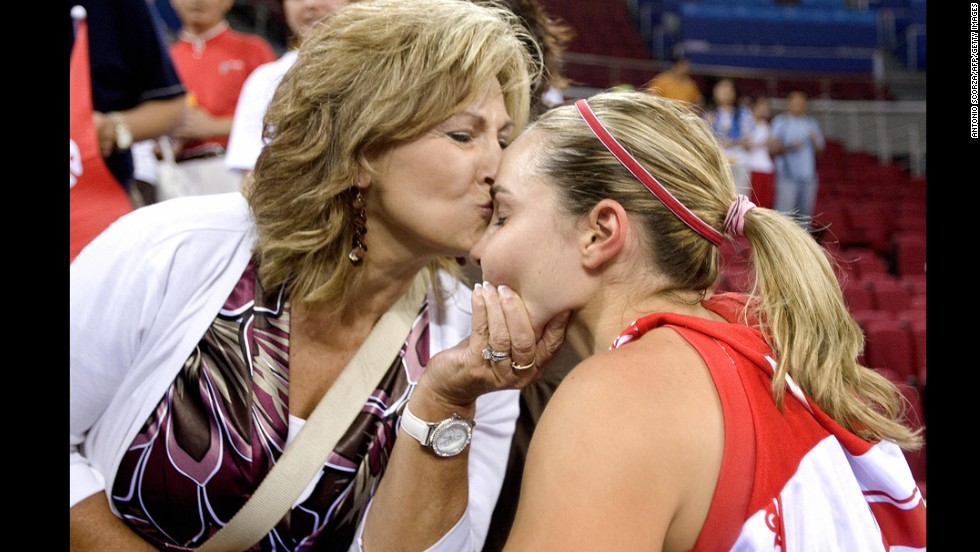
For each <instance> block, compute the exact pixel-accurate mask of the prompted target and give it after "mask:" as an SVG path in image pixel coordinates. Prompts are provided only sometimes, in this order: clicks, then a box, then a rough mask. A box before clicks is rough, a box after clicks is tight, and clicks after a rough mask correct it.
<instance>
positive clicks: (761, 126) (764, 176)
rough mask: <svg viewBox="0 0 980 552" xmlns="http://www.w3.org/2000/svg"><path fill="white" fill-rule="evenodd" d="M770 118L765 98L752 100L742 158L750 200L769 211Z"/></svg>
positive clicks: (771, 170) (771, 172) (771, 178)
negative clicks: (749, 121) (749, 189)
mask: <svg viewBox="0 0 980 552" xmlns="http://www.w3.org/2000/svg"><path fill="white" fill-rule="evenodd" d="M771 118H772V105H771V104H770V102H769V98H768V97H766V96H757V97H756V98H755V99H753V100H752V122H753V123H754V124H753V126H752V132H751V133H750V134H749V140H748V142H747V143H746V145H745V156H744V157H743V158H742V159H743V162H744V163H745V168H746V170H748V171H749V183H750V184H751V186H752V198H753V201H754V202H755V204H756V205H758V206H760V207H766V208H768V209H771V208H772V206H773V186H774V180H775V173H774V171H775V170H776V169H775V165H774V164H773V162H772V155H770V153H769V121H770V120H771Z"/></svg>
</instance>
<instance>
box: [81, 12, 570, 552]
mask: <svg viewBox="0 0 980 552" xmlns="http://www.w3.org/2000/svg"><path fill="white" fill-rule="evenodd" d="M528 43H529V37H527V36H526V35H525V34H524V31H523V30H522V26H521V24H520V22H518V21H516V20H515V19H514V17H513V15H512V14H510V12H509V11H506V10H501V9H498V8H492V7H486V6H480V5H477V4H474V3H471V2H464V1H461V0H368V1H364V2H357V3H353V4H351V5H350V6H348V7H346V8H344V9H342V10H340V11H338V12H337V13H336V14H335V15H334V16H333V17H332V18H330V20H329V21H328V22H327V23H326V24H324V25H323V26H322V27H320V28H318V29H317V30H316V31H315V33H314V34H313V35H312V36H310V37H308V38H307V39H306V40H304V42H303V45H302V47H301V49H300V52H299V56H298V59H297V61H296V63H295V65H294V66H293V67H292V68H291V69H290V70H289V72H288V73H287V74H286V75H285V77H284V79H283V81H282V84H281V86H280V87H279V89H278V90H277V92H276V95H275V97H274V98H273V101H272V103H271V105H270V108H269V112H268V115H267V118H266V132H267V133H268V136H269V138H270V141H269V143H268V145H267V146H266V147H265V148H264V149H263V151H262V153H261V155H260V157H259V159H258V162H257V164H256V167H255V172H254V174H253V177H252V179H251V180H250V181H249V183H248V185H247V186H246V188H245V191H244V197H242V195H239V194H222V195H213V196H204V197H193V198H181V199H176V200H171V201H167V202H164V203H161V204H158V205H153V206H149V207H145V208H142V209H139V210H137V211H136V212H134V213H132V214H131V215H129V216H127V217H124V218H123V219H122V220H120V221H119V222H118V223H117V224H115V225H114V226H112V227H111V228H109V229H108V230H107V231H106V232H105V233H104V234H102V235H101V236H99V237H98V238H97V239H96V240H95V241H93V242H92V243H91V245H89V246H88V247H87V248H86V249H85V250H84V251H83V252H82V253H81V254H80V255H79V256H78V258H77V259H76V260H75V262H74V263H72V265H71V310H70V319H71V324H70V331H71V334H70V335H71V352H70V385H71V390H72V391H71V399H70V404H71V420H70V468H71V478H70V522H71V524H70V526H71V544H72V548H73V549H79V550H84V549H100V550H104V549H106V548H107V546H108V545H110V544H111V545H112V546H115V547H119V546H125V547H126V548H127V549H128V550H139V549H141V547H142V548H146V549H151V548H153V547H156V548H182V549H193V548H197V547H199V546H201V545H202V543H207V541H209V539H211V538H218V537H221V538H225V535H227V534H228V532H229V531H231V529H230V527H232V526H234V527H237V528H238V529H236V531H239V533H236V534H238V535H240V534H249V533H250V531H251V532H256V527H257V526H259V525H258V524H256V523H248V522H246V523H244V524H243V525H239V524H238V523H239V522H238V520H239V515H240V513H241V512H251V511H253V510H256V509H257V510H259V512H260V513H263V512H265V513H269V512H266V511H267V510H272V511H271V513H269V515H270V516H271V519H272V521H271V522H270V523H271V524H270V525H269V527H268V529H261V530H258V533H259V535H258V536H257V537H254V538H255V540H254V541H253V540H251V539H252V538H253V537H252V536H250V537H247V538H246V537H240V538H241V539H244V540H231V541H225V540H221V541H220V542H222V543H225V542H234V543H235V544H234V545H228V544H222V545H221V546H218V545H213V546H215V547H216V548H217V549H236V550H242V549H250V550H307V549H310V548H312V547H316V548H322V549H330V550H335V549H348V548H352V549H358V548H360V546H361V544H362V543H363V544H364V546H365V547H367V548H369V549H371V550H372V551H373V550H385V549H388V548H389V547H401V548H402V549H405V548H408V549H423V548H425V547H428V546H431V545H435V547H434V549H437V550H440V549H441V550H452V551H454V552H457V551H459V550H467V549H479V547H480V546H481V545H482V542H483V539H484V538H485V534H486V528H487V525H488V523H489V517H490V512H491V510H492V508H493V504H494V501H495V500H496V497H497V493H498V492H499V490H500V483H501V480H502V477H503V473H504V467H505V464H506V461H507V453H508V448H509V444H510V438H511V434H512V432H513V423H514V418H515V417H516V415H517V411H518V410H517V396H516V395H517V393H516V391H514V390H513V389H515V388H519V387H521V386H523V385H525V384H526V383H527V382H528V381H530V378H531V377H532V376H533V375H534V374H536V373H537V372H536V370H530V369H528V370H524V371H521V370H520V369H522V368H526V367H529V366H535V365H537V366H540V365H541V364H542V363H544V362H546V361H547V360H548V359H549V358H550V357H551V356H552V355H553V354H554V353H555V351H556V350H557V348H558V346H559V345H560V343H561V341H562V337H563V324H564V321H565V320H567V318H565V317H563V316H558V317H556V319H555V320H554V322H553V323H552V324H551V325H549V326H548V328H547V329H544V330H542V329H541V327H540V326H539V331H537V332H535V331H534V329H533V328H532V326H531V324H530V321H529V319H528V317H527V314H526V312H525V311H524V309H523V306H522V303H521V302H520V300H519V299H518V298H517V297H516V296H514V294H513V293H512V292H511V291H510V290H508V289H507V288H500V289H497V288H493V287H484V286H478V289H479V293H475V294H471V293H470V291H471V290H470V289H469V287H468V285H467V284H465V283H464V282H463V281H462V280H461V272H460V267H459V264H458V261H457V258H464V257H465V255H467V253H468V250H469V249H470V248H471V247H472V246H473V245H474V243H475V242H476V240H477V239H478V238H479V236H480V235H481V233H482V231H483V230H484V229H485V227H486V225H487V223H488V221H489V220H490V215H491V212H492V206H491V202H490V194H489V190H490V186H492V185H493V183H494V181H495V178H496V170H497V164H498V162H499V160H500V156H501V152H502V150H503V148H504V147H505V146H506V145H507V144H508V143H509V142H510V141H511V140H513V138H514V137H515V136H516V135H517V134H518V133H519V132H520V130H521V129H522V126H523V125H524V124H525V122H526V120H527V117H528V109H529V91H530V88H531V83H532V82H534V80H535V78H536V75H537V73H538V71H539V69H538V67H537V65H536V64H535V63H534V62H533V61H532V58H531V56H530V55H529V54H528V51H527V48H526V44H528ZM393 321H394V322H393ZM491 327H492V330H491ZM471 329H473V330H474V332H473V334H472V335H468V334H469V333H470V331H471ZM440 351H442V352H441V353H440ZM437 353H438V354H437ZM379 368H380V369H379ZM366 374H373V375H372V376H367V375H366ZM355 380H357V381H359V380H366V387H365V386H363V385H362V386H358V385H355V384H353V383H351V382H352V381H355ZM362 383H363V382H362ZM347 389H360V391H357V392H347V391H344V390H347ZM338 390H340V391H338ZM498 390H506V391H502V392H497V393H491V391H498ZM318 406H323V407H322V408H317V407H318ZM324 412H326V418H329V417H330V415H331V414H336V413H337V412H349V413H350V415H349V417H347V418H344V417H343V416H339V415H337V416H334V417H336V418H338V419H336V420H333V422H332V424H331V423H327V424H326V427H329V428H332V430H334V431H335V434H336V435H337V436H338V437H337V438H336V442H335V444H334V443H333V442H329V443H320V444H326V445H328V446H327V447H326V449H325V450H320V451H319V452H317V453H316V454H318V455H319V456H314V457H313V458H314V461H315V463H314V469H313V472H314V473H313V475H312V477H311V478H309V480H308V481H307V480H306V479H303V480H302V481H301V484H300V485H299V488H298V490H297V491H296V492H297V494H296V496H295V498H289V500H288V503H287V507H286V508H285V511H282V512H278V511H277V510H275V509H272V508H267V507H265V506H264V504H265V503H261V504H262V505H261V506H258V507H255V506H254V505H255V504H256V503H255V502H252V501H251V500H250V499H249V497H253V495H255V496H254V497H253V500H258V497H259V496H265V494H264V492H265V489H267V487H264V486H262V485H260V484H261V483H263V481H264V480H265V479H266V478H267V477H268V478H269V479H270V480H271V479H272V477H273V475H277V474H281V473H282V470H279V471H277V470H274V469H273V468H274V467H275V466H276V465H277V464H278V463H279V462H280V461H283V463H286V460H285V458H286V457H289V458H290V459H292V458H296V457H297V455H296V454H292V453H291V452H290V451H291V450H295V449H297V448H299V446H300V443H303V447H306V446H313V447H315V446H316V445H317V444H318V443H316V441H317V440H318V438H317V437H309V436H310V434H311V433H310V432H309V431H307V432H304V431H302V430H303V429H305V427H304V425H305V424H307V423H309V424H311V425H316V426H317V427H318V428H319V427H323V426H321V425H320V420H321V418H323V417H324V416H323V414H322V413H324ZM314 419H315V420H317V421H316V424H314ZM474 421H475V425H474ZM338 424H339V425H338ZM311 431H312V429H311ZM314 435H320V434H319V433H316V434H314ZM471 436H472V441H471V440H470V437H471ZM303 450H306V449H305V448H304V449H303ZM286 482H287V483H295V477H293V478H288V477H287V478H286ZM274 490H275V489H274ZM273 494H275V493H273ZM277 500H281V499H277ZM250 508H251V510H250ZM369 509H370V512H369ZM368 513H369V514H370V515H368ZM246 519H252V518H248V517H246ZM365 520H366V523H365ZM226 524H227V525H228V526H229V528H226V529H225V530H222V531H219V529H221V528H222V527H223V526H225V525H226ZM215 535H217V537H215ZM236 538H237V537H236ZM204 545H205V546H208V544H204Z"/></svg>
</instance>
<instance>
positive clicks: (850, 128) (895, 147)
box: [565, 60, 926, 176]
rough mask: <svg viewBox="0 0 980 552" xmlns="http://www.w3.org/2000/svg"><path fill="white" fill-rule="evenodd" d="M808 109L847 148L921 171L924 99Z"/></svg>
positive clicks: (778, 107) (586, 91)
mask: <svg viewBox="0 0 980 552" xmlns="http://www.w3.org/2000/svg"><path fill="white" fill-rule="evenodd" d="M634 61H635V60H634ZM726 74H730V72H726ZM599 90H600V89H598V88H582V87H578V88H574V87H573V88H569V89H567V90H566V91H565V95H566V99H567V100H569V101H571V100H575V99H578V98H584V97H588V96H590V95H592V94H595V93H596V92H598V91H599ZM771 101H772V108H773V113H779V112H781V111H784V110H785V108H786V101H785V99H783V98H777V97H773V98H772V100H771ZM809 112H810V114H811V115H813V116H814V117H815V118H816V119H817V121H818V122H819V123H820V128H821V130H823V133H824V135H825V136H826V137H827V138H828V139H831V140H836V141H838V142H840V143H841V144H842V145H843V146H844V148H845V149H847V150H848V151H865V152H869V153H872V154H874V155H875V156H876V157H877V158H878V159H879V160H880V161H881V162H883V163H886V162H891V161H896V160H904V159H907V160H908V161H907V162H908V169H909V172H910V173H911V174H913V175H916V176H922V175H925V173H926V102H925V101H907V100H903V101H881V100H875V101H842V100H828V99H820V98H814V99H811V100H810V103H809Z"/></svg>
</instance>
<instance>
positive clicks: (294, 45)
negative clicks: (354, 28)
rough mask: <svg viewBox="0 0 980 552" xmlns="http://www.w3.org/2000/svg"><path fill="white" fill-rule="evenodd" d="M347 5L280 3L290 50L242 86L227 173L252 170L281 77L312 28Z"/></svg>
mask: <svg viewBox="0 0 980 552" xmlns="http://www.w3.org/2000/svg"><path fill="white" fill-rule="evenodd" d="M347 3H348V2H347V0H282V11H283V15H284V16H285V18H286V26H287V27H289V31H290V33H291V36H290V38H289V41H290V49H289V50H288V51H287V52H286V53H285V54H283V55H282V56H281V57H280V58H279V59H277V60H275V61H273V62H270V63H266V64H264V65H261V66H259V67H258V68H256V69H255V70H254V71H252V74H251V75H249V76H248V79H246V81H245V84H244V85H243V86H242V91H241V94H239V96H238V103H237V105H236V107H235V117H234V120H233V122H232V126H231V135H230V136H229V138H228V151H227V153H226V154H225V166H226V167H227V168H228V169H231V170H233V171H238V172H240V173H241V174H242V176H243V177H244V176H247V175H248V173H250V172H251V171H252V169H253V168H255V160H256V159H258V157H259V152H260V151H262V146H263V144H264V140H263V138H262V130H263V122H262V121H263V119H264V118H265V110H266V108H267V107H269V102H270V101H271V100H272V94H273V93H274V92H275V91H276V87H277V86H279V81H280V80H282V76H283V75H285V74H286V71H288V70H289V68H290V67H292V66H293V63H294V62H295V61H296V54H297V49H298V48H299V45H300V44H301V43H302V41H303V38H304V37H306V36H307V35H308V34H309V32H310V29H312V28H313V26H314V25H316V24H317V23H319V22H320V21H321V20H322V19H323V18H324V17H327V16H329V15H332V14H333V13H334V12H336V11H337V10H339V9H340V8H342V7H344V6H346V5H347Z"/></svg>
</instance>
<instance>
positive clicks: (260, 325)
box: [112, 263, 429, 551]
mask: <svg viewBox="0 0 980 552" xmlns="http://www.w3.org/2000/svg"><path fill="white" fill-rule="evenodd" d="M282 292H283V290H282V289H279V290H277V291H276V292H274V293H267V292H265V290H263V289H262V287H261V286H260V284H259V282H258V278H257V277H256V271H255V266H254V264H253V263H249V265H248V267H247V268H246V270H245V272H244V273H243V274H242V277H241V279H240V280H239V281H238V284H237V285H236V286H235V289H234V290H233V291H232V292H231V294H230V295H229V296H228V299H227V300H226V301H225V304H224V307H223V308H222V309H221V311H220V312H219V314H218V316H217V317H216V318H215V320H214V322H213V323H212V324H211V326H210V328H209V329H208V330H207V332H206V333H205V335H204V336H203V337H202V338H201V341H200V342H199V343H198V345H197V347H196V348H195V350H194V352H193V353H192V354H191V355H190V357H189V358H188V359H187V361H186V362H185V363H184V367H183V369H182V370H181V371H180V373H179V374H178V376H177V378H176V379H175V380H174V382H173V385H171V386H170V388H169V390H168V391H167V393H166V395H164V397H163V398H162V400H161V401H160V403H159V405H158V406H157V408H156V410H155V411H154V412H153V414H152V415H151V416H150V418H149V419H148V420H147V421H146V423H145V424H144V425H143V427H142V429H141V430H140V432H139V434H138V435H137V436H136V439H134V440H133V443H132V445H131V446H130V447H129V449H128V450H127V451H126V453H125V454H124V456H123V459H122V462H121V464H120V467H119V471H118V473H117V475H116V479H115V482H114V484H113V487H112V499H113V502H114V504H115V506H116V508H117V509H118V510H119V512H120V513H121V514H122V517H123V519H124V520H125V521H126V522H127V523H128V524H129V525H130V527H132V528H133V529H134V530H135V531H137V532H138V533H140V534H141V535H142V536H143V537H144V538H145V539H147V540H148V541H149V542H151V543H152V544H154V545H155V546H157V547H158V548H161V549H173V550H193V549H194V548H196V547H198V546H200V545H201V544H202V543H204V541H206V540H207V539H208V538H209V537H210V536H211V535H213V534H214V533H216V532H217V531H218V529H220V527H221V526H222V525H223V524H225V523H227V522H228V520H230V519H231V517H232V516H233V515H234V514H235V513H236V512H237V511H238V510H239V509H240V508H241V507H242V505H243V504H244V503H245V501H246V500H247V499H248V497H249V496H251V494H252V493H253V492H254V490H255V489H256V487H257V486H258V485H259V483H260V482H261V481H262V479H263V478H264V477H265V475H266V474H267V473H268V472H269V470H270V469H271V468H272V466H273V465H274V464H275V463H276V461H277V460H278V459H279V457H280V456H281V455H282V452H283V449H284V448H285V444H286V438H287V435H288V431H289V312H290V306H289V302H288V301H285V300H284V297H283V293H282ZM428 336H429V321H428V306H427V305H425V306H423V307H422V309H421V310H420V312H419V314H418V316H417V317H416V319H415V322H414V323H413V326H412V330H411V332H410V333H409V335H408V336H407V338H406V340H405V344H404V346H403V347H402V349H401V352H400V353H399V355H398V357H396V358H394V359H393V360H392V364H391V367H390V368H389V369H388V370H387V372H386V373H385V375H384V376H383V377H382V379H381V381H380V382H379V383H378V386H377V388H376V389H375V391H374V392H373V393H372V394H371V396H370V397H366V400H365V403H364V407H363V408H362V410H361V412H360V413H359V414H358V415H357V417H356V418H355V420H354V422H353V424H352V425H351V426H350V428H349V429H348V430H347V432H346V433H345V434H344V436H343V437H342V438H341V439H340V441H339V442H338V444H337V446H336V447H335V448H334V450H333V452H332V453H331V455H330V457H329V458H328V459H327V462H326V463H325V464H324V466H323V469H322V470H321V472H320V473H319V479H318V480H317V482H316V484H315V486H314V487H313V488H312V489H309V488H308V489H307V493H308V494H304V497H303V498H301V499H300V501H299V504H296V505H294V507H293V509H292V510H291V511H290V512H289V513H288V514H287V515H286V516H284V517H283V519H282V520H281V521H279V523H278V524H277V525H276V527H275V529H274V530H273V531H272V532H271V533H269V534H268V535H266V536H265V537H264V538H263V539H262V540H261V541H260V542H259V543H257V544H256V545H255V546H253V547H252V548H251V549H250V550H251V551H307V550H347V548H348V547H349V546H350V544H351V543H352V542H353V539H354V534H355V532H356V530H357V527H358V525H359V523H360V520H361V517H362V516H363V514H364V510H365V508H366V506H367V504H368V501H369V500H370V498H371V496H372V495H373V493H374V490H375V489H376V488H377V485H378V483H379V480H380V478H381V476H382V474H383V473H384V470H385V466H386V465H387V461H388V457H389V455H390V454H391V449H392V447H393V446H394V438H395V427H396V423H397V421H398V418H399V414H398V412H399V411H400V409H399V407H400V406H401V405H402V404H403V403H404V402H406V401H407V400H408V397H409V396H410V395H411V392H412V390H413V389H414V388H415V384H416V383H417V382H418V379H419V377H420V376H421V374H422V371H423V370H424V368H425V365H426V364H427V363H428V360H429V339H428Z"/></svg>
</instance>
